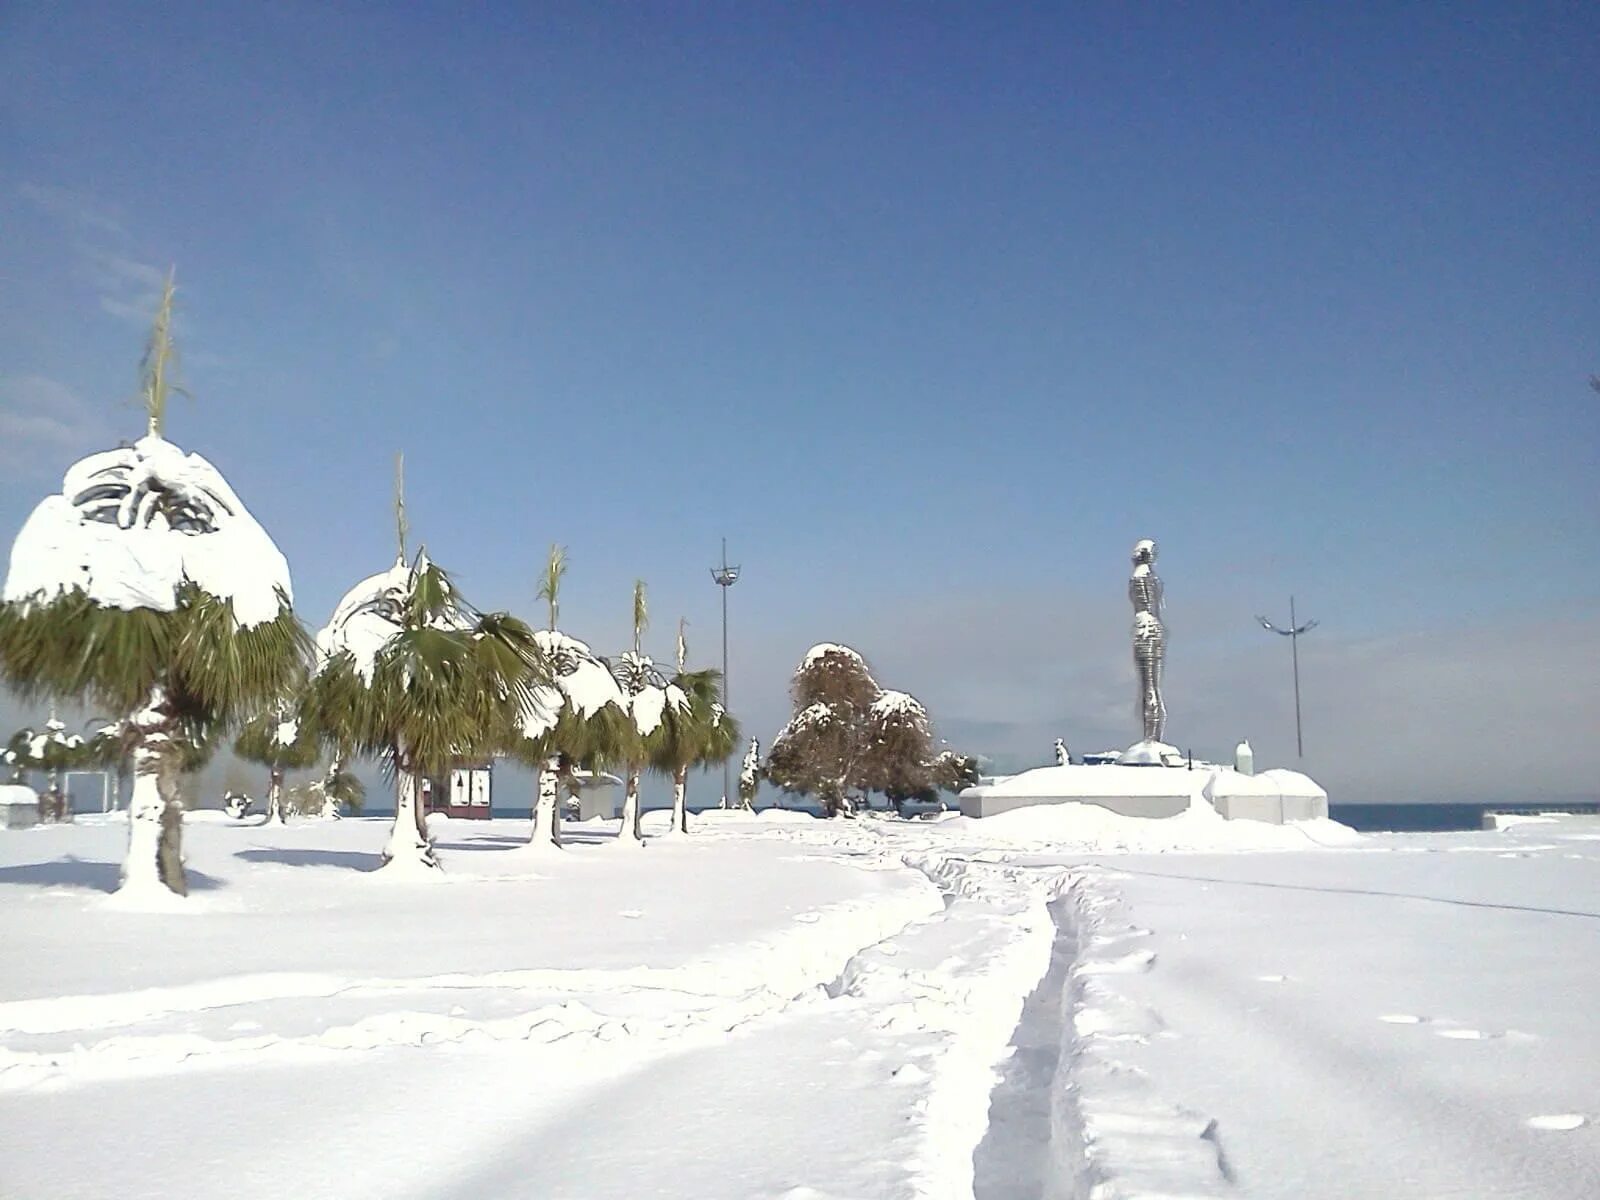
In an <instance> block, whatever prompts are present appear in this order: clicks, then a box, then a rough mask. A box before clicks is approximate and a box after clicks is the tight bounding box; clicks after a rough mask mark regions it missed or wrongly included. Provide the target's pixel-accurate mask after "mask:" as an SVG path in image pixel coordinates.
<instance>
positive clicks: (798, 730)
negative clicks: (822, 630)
mask: <svg viewBox="0 0 1600 1200" xmlns="http://www.w3.org/2000/svg"><path fill="white" fill-rule="evenodd" d="M878 693H879V689H878V685H877V682H876V681H875V680H874V679H873V678H872V672H871V670H870V669H869V668H868V667H867V662H866V660H865V659H864V658H862V657H861V655H859V654H857V653H856V652H855V651H854V650H852V649H851V648H850V647H848V646H840V645H836V644H834V643H832V642H822V643H820V644H818V645H815V646H813V647H811V649H810V650H808V651H806V655H805V657H804V658H803V659H802V660H801V661H800V666H799V667H798V668H796V670H795V673H794V677H793V679H792V680H791V681H790V684H789V695H790V698H791V699H792V700H793V702H794V715H793V716H792V717H790V718H789V721H788V723H787V724H786V725H785V726H784V727H783V728H782V729H781V730H779V731H778V735H777V737H775V738H773V739H772V749H771V751H770V752H769V753H768V755H767V778H769V779H771V780H772V782H773V783H775V784H777V785H778V786H779V787H780V788H782V789H783V790H784V791H786V792H794V793H797V794H799V795H807V796H811V795H814V796H817V797H818V798H819V799H820V800H821V801H822V807H823V812H824V813H825V814H826V815H827V816H830V817H832V816H837V815H839V814H841V813H849V812H851V811H852V809H853V805H852V802H851V793H852V792H856V793H860V792H864V791H865V790H866V788H867V781H866V778H865V774H864V769H865V767H866V758H867V754H868V751H869V749H870V738H869V735H868V724H867V722H868V715H869V713H870V711H871V708H872V704H873V701H875V700H876V699H877V698H878Z"/></svg>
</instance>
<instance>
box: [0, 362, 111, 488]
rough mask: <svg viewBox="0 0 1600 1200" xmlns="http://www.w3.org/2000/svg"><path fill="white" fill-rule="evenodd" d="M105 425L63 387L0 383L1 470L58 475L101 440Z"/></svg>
mask: <svg viewBox="0 0 1600 1200" xmlns="http://www.w3.org/2000/svg"><path fill="white" fill-rule="evenodd" d="M105 425H106V422H105V420H104V418H103V417H101V416H100V415H99V414H97V413H96V412H95V411H94V410H93V409H91V408H90V407H89V405H87V404H85V403H84V402H83V400H81V399H80V398H79V397H78V395H77V394H76V393H75V392H74V391H73V390H72V389H71V388H69V387H67V385H66V384H64V383H60V382H59V381H57V380H54V379H49V378H46V377H45V376H43V375H20V376H9V377H0V467H3V468H4V469H5V470H6V471H7V472H9V473H12V474H15V475H27V476H51V475H58V474H60V472H61V471H62V469H63V468H65V467H66V466H67V463H68V461H69V460H71V459H76V458H78V457H81V456H82V454H83V453H84V451H85V450H86V449H88V448H89V447H91V446H94V445H96V444H97V443H98V442H99V441H102V440H104V436H105Z"/></svg>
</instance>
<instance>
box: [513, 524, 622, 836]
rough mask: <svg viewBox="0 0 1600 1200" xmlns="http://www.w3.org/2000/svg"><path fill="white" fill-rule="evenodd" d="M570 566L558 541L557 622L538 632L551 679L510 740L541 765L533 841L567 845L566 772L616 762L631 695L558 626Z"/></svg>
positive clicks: (549, 582) (517, 752)
mask: <svg viewBox="0 0 1600 1200" xmlns="http://www.w3.org/2000/svg"><path fill="white" fill-rule="evenodd" d="M566 571H567V561H566V551H565V550H564V549H562V548H561V547H560V546H556V545H552V546H551V547H550V556H549V559H548V560H547V562H546V566H545V577H544V579H543V581H541V583H540V584H539V598H540V599H541V600H544V601H546V602H547V603H548V605H549V622H550V624H549V628H548V629H541V630H538V631H537V632H536V633H535V634H534V635H533V636H534V640H535V641H536V642H537V643H538V646H539V649H540V651H541V652H542V653H543V655H544V658H545V661H546V662H547V663H548V664H549V667H550V673H551V677H552V680H551V682H550V683H549V684H547V685H544V686H540V687H536V688H534V689H533V691H532V693H531V696H530V703H529V705H528V707H527V708H526V709H525V710H524V711H523V712H522V714H521V716H520V718H519V721H518V727H517V736H516V737H515V738H514V739H513V741H512V743H511V746H510V747H509V750H510V753H511V754H512V756H513V757H515V758H517V759H518V760H519V761H521V762H522V763H524V764H526V765H527V766H530V767H532V768H533V769H534V770H535V771H536V772H537V773H538V793H537V796H536V799H535V801H534V806H533V828H532V830H531V831H530V834H529V838H528V844H529V845H530V846H560V845H561V807H560V804H559V803H558V793H559V791H560V785H561V777H562V776H563V775H570V774H571V771H572V769H573V768H574V767H576V766H582V767H586V768H589V769H591V770H593V769H597V768H600V767H604V766H608V765H610V764H611V762H612V761H613V760H614V759H615V758H616V756H617V751H618V748H619V747H620V746H621V745H622V743H623V741H624V739H625V736H626V730H627V721H628V719H627V711H626V703H625V701H624V699H623V696H622V692H621V691H620V690H619V689H618V687H617V682H616V680H615V679H614V678H613V677H612V674H611V672H610V671H609V670H607V669H606V665H605V664H604V663H603V662H601V661H600V659H598V658H597V657H595V655H594V654H593V652H591V651H590V649H589V647H588V646H586V645H585V644H584V643H582V642H580V641H578V640H577V639H576V638H571V637H568V636H567V635H566V634H564V633H562V632H561V631H560V630H559V629H557V628H556V621H557V618H558V617H559V615H560V592H561V580H562V578H563V577H564V576H565V575H566Z"/></svg>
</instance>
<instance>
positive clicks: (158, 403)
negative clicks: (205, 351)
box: [139, 267, 178, 438]
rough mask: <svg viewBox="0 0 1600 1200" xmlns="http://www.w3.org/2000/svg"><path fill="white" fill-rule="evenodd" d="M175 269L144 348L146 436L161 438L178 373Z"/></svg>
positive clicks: (170, 275) (168, 280)
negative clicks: (174, 330) (174, 336)
mask: <svg viewBox="0 0 1600 1200" xmlns="http://www.w3.org/2000/svg"><path fill="white" fill-rule="evenodd" d="M177 274H178V269H177V268H176V267H173V268H171V269H170V270H169V271H168V272H167V282H166V283H165V285H163V287H162V289H161V303H160V305H159V306H158V307H157V308H156V319H155V323H154V324H153V325H152V326H151V328H150V341H149V343H148V344H147V345H146V346H145V351H144V361H143V362H141V363H140V364H139V365H140V366H141V367H142V368H143V370H144V378H143V380H142V381H141V391H142V392H143V395H144V411H145V415H146V417H147V418H148V420H149V424H148V426H147V427H146V432H147V433H148V434H149V436H151V437H156V438H158V437H160V436H161V431H162V427H163V426H164V425H165V424H166V419H167V393H168V392H169V391H171V390H172V375H173V374H174V373H175V371H176V369H177V357H178V352H177V348H176V347H175V346H174V345H173V343H172V301H173V297H174V295H175V294H176V292H177V290H178V289H177Z"/></svg>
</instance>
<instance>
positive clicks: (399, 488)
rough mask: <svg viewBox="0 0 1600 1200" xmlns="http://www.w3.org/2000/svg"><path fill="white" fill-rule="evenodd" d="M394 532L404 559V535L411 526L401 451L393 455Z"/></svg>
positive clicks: (401, 559) (404, 459)
mask: <svg viewBox="0 0 1600 1200" xmlns="http://www.w3.org/2000/svg"><path fill="white" fill-rule="evenodd" d="M394 532H395V537H396V539H397V540H398V542H399V544H400V558H399V560H398V561H400V562H405V561H406V535H407V534H408V533H410V532H411V526H410V525H408V524H407V523H406V456H405V452H404V451H401V452H400V453H399V454H396V455H395V456H394Z"/></svg>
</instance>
